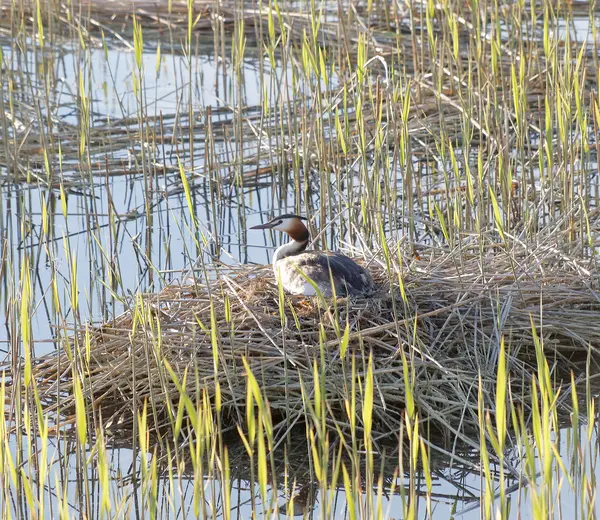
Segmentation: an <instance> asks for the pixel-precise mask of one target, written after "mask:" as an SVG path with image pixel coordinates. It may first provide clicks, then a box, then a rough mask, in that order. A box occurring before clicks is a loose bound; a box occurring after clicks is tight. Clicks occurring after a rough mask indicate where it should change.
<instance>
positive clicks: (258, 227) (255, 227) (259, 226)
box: [248, 222, 271, 229]
mask: <svg viewBox="0 0 600 520" xmlns="http://www.w3.org/2000/svg"><path fill="white" fill-rule="evenodd" d="M270 228H271V223H270V222H267V223H266V224H259V225H258V226H252V227H251V228H248V229H270Z"/></svg>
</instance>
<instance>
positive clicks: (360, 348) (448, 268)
mask: <svg viewBox="0 0 600 520" xmlns="http://www.w3.org/2000/svg"><path fill="white" fill-rule="evenodd" d="M398 258H399V257H396V259H398ZM367 264H368V265H367V266H368V268H369V269H370V270H371V272H372V273H373V275H374V278H375V280H376V282H377V283H378V286H379V292H378V294H376V295H375V296H371V297H368V298H354V299H337V300H331V299H329V300H323V299H319V298H311V299H303V298H302V297H295V296H294V297H291V296H288V295H285V296H284V298H283V300H280V294H279V291H278V287H277V286H276V285H274V284H273V277H272V271H271V270H270V268H268V267H260V268H256V267H250V266H241V267H239V268H237V269H234V270H232V269H228V270H219V271H215V272H213V273H212V274H211V275H210V276H208V275H207V276H205V277H204V278H203V281H199V280H195V281H194V283H191V284H181V285H172V286H168V287H165V288H164V289H163V290H162V291H160V292H159V293H154V294H143V295H140V296H138V298H137V301H136V302H134V303H132V308H131V309H130V310H128V311H127V312H125V313H124V314H122V315H121V316H119V317H117V318H115V319H114V320H112V321H110V322H108V323H105V324H103V325H101V326H94V327H91V326H88V327H86V328H85V330H79V331H77V332H76V333H75V334H71V335H70V336H68V337H67V339H66V340H65V341H66V343H65V348H63V349H61V350H60V351H58V352H56V353H55V354H53V355H50V356H47V357H44V358H41V359H38V360H37V364H36V367H35V374H34V375H35V377H36V380H37V384H38V390H39V392H40V395H41V397H42V398H43V399H44V401H45V403H46V405H47V406H48V407H52V408H53V409H55V410H60V414H61V415H62V416H63V417H64V418H67V421H66V422H67V423H69V421H68V418H69V417H73V416H74V414H75V399H74V395H73V393H74V392H73V389H74V381H73V374H78V379H79V381H81V388H82V389H83V395H84V398H85V399H87V400H88V402H89V403H91V405H92V407H93V410H95V411H96V412H98V411H101V417H102V420H103V422H104V424H110V425H112V428H119V429H122V430H125V429H129V428H131V427H132V426H133V424H134V421H135V420H136V419H135V417H136V412H138V411H139V410H140V409H141V408H142V407H143V406H144V405H146V406H147V408H148V414H149V416H150V417H151V419H152V423H151V424H152V425H153V426H154V427H155V428H157V429H160V428H163V427H167V426H169V425H172V424H173V421H174V415H175V414H176V413H177V407H178V404H179V396H180V392H179V390H178V385H184V386H185V388H186V391H187V393H188V395H190V396H192V400H194V399H203V398H206V397H208V398H209V400H210V401H209V402H210V403H211V404H212V406H213V410H215V406H214V403H215V392H216V388H217V385H218V388H219V391H220V403H221V404H220V412H219V413H220V414H221V424H222V425H223V427H224V428H225V429H227V427H231V429H234V428H235V426H236V425H237V424H243V423H244V422H245V419H244V418H245V414H246V395H247V379H248V372H247V368H246V365H247V367H248V368H249V369H250V370H251V372H252V374H253V375H254V377H255V378H256V380H257V382H258V384H259V386H260V388H261V391H262V393H263V395H264V398H265V399H266V400H267V401H268V406H269V409H270V411H271V414H272V417H273V420H274V423H275V424H276V428H277V425H278V426H280V427H281V429H285V428H286V427H287V428H289V427H291V426H290V425H292V426H294V425H296V426H297V425H298V424H301V423H302V421H304V420H305V419H306V416H307V414H308V413H309V412H308V411H307V410H308V409H309V408H310V407H309V406H307V402H309V401H310V400H312V399H314V388H315V383H316V378H317V376H316V374H318V381H319V384H320V388H321V389H322V391H323V392H324V396H325V399H326V403H327V411H326V421H327V422H328V424H329V425H330V426H333V427H336V428H338V429H339V430H341V431H344V432H347V431H348V429H349V423H350V419H349V417H348V408H347V406H346V404H347V402H348V399H349V398H350V397H351V396H352V395H353V393H354V395H356V396H357V407H358V409H357V412H356V415H357V417H358V424H357V427H358V428H359V429H360V428H361V417H362V415H361V409H360V408H361V402H362V388H363V385H364V381H365V374H366V372H367V370H368V363H369V360H370V362H371V363H372V367H373V376H374V377H373V382H374V403H373V425H372V431H373V439H374V440H375V441H377V439H385V438H386V437H387V438H390V434H397V433H398V432H399V431H401V424H402V422H403V420H404V418H405V398H406V393H405V388H406V380H405V375H404V371H403V367H404V364H406V365H407V366H408V369H409V378H410V380H411V385H412V387H413V390H412V395H413V396H414V399H415V404H416V409H417V411H418V414H419V415H418V417H419V419H420V420H422V421H428V422H429V425H430V426H431V427H433V428H435V429H437V430H439V431H445V432H454V433H455V434H458V435H459V436H460V437H461V438H463V439H464V440H465V441H466V442H471V441H469V439H470V438H472V437H471V435H472V433H473V431H475V430H477V427H478V424H479V423H478V405H479V403H478V393H479V391H480V389H481V394H482V395H483V399H484V401H485V402H484V406H485V408H486V409H487V410H490V411H492V412H493V408H494V402H495V401H494V399H495V389H496V378H497V373H496V372H497V366H498V359H499V353H500V345H501V342H502V341H503V342H504V345H505V351H506V353H507V369H508V374H509V375H508V377H509V381H508V382H509V395H510V398H511V400H512V402H513V404H514V405H515V406H520V407H521V408H522V409H527V408H528V407H529V406H530V393H531V378H532V376H533V375H534V374H536V373H537V370H538V368H539V367H540V363H547V364H548V367H549V370H550V373H551V377H552V380H553V382H554V383H555V384H556V385H561V384H564V383H567V385H566V386H567V387H568V386H569V385H570V383H571V374H572V373H574V374H575V379H576V380H577V378H578V377H581V378H582V379H583V378H584V376H585V371H586V364H587V365H588V366H587V368H588V369H589V368H590V367H589V363H590V362H592V363H594V354H595V353H596V351H597V346H598V345H600V327H599V326H597V325H596V324H597V323H599V322H600V320H599V318H600V301H599V300H598V295H597V294H596V292H595V287H596V286H597V282H598V277H597V275H596V274H595V273H594V274H592V270H591V269H590V263H589V261H587V262H586V261H583V260H575V259H571V258H568V257H566V256H565V255H563V254H561V253H560V251H559V250H558V249H557V248H556V247H553V246H551V245H544V246H539V247H537V248H535V249H527V248H525V247H520V248H517V247H515V248H514V249H513V250H511V251H510V252H507V250H505V249H503V248H498V247H497V246H494V247H492V248H489V250H488V251H487V252H486V253H484V254H482V253H480V252H479V251H478V252H477V253H473V252H472V251H471V252H470V251H468V250H462V251H455V252H454V253H447V254H444V255H439V256H431V257H430V258H427V259H423V258H422V259H415V258H410V259H408V260H407V259H403V258H400V260H399V264H401V265H393V263H390V262H387V263H386V262H385V261H384V260H383V259H377V258H372V259H370V260H369V261H368V262H367ZM536 342H537V345H538V348H537V352H538V353H537V356H536ZM342 350H343V351H344V355H342ZM540 352H544V353H545V356H542V359H540V357H541V356H540ZM590 354H591V355H590ZM592 370H595V371H596V372H597V369H594V368H592ZM592 373H593V372H592ZM57 395H58V396H59V397H58V402H57ZM560 399H561V400H560V403H559V405H560V406H563V407H564V408H565V409H566V408H567V406H568V403H570V397H568V395H567V392H565V393H564V395H563V394H561V398H560ZM215 413H216V412H215ZM98 416H100V415H98Z"/></svg>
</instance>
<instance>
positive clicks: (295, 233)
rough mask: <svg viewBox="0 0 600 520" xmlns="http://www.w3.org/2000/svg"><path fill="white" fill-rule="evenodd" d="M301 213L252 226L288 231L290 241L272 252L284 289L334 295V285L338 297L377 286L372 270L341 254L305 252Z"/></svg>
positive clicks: (362, 291)
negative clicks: (316, 289)
mask: <svg viewBox="0 0 600 520" xmlns="http://www.w3.org/2000/svg"><path fill="white" fill-rule="evenodd" d="M303 220H306V218H304V217H300V216H298V215H280V216H279V217H275V218H274V219H273V220H270V221H269V222H267V223H266V224H260V225H259V226H253V227H251V228H250V229H277V230H279V231H283V232H284V233H287V234H288V235H289V236H290V237H291V239H292V240H291V241H290V242H288V243H287V244H284V245H282V246H281V247H279V248H278V249H277V251H275V254H274V255H273V270H274V271H275V277H276V279H277V280H279V281H281V285H282V286H283V288H284V289H285V290H286V291H287V292H289V293H291V294H303V295H305V296H314V295H315V294H316V291H315V288H314V287H313V285H312V284H311V283H310V282H309V281H308V280H307V278H309V279H310V280H311V281H312V282H313V283H314V284H315V285H316V286H317V287H318V288H319V291H320V292H321V293H322V294H323V296H332V295H333V294H334V292H333V290H332V288H334V289H335V294H336V295H337V296H358V295H362V294H366V293H370V292H372V291H373V289H374V283H373V278H372V277H371V275H370V273H369V271H367V270H366V269H365V268H364V267H361V266H360V265H358V264H357V263H355V262H354V261H353V260H352V259H350V258H348V257H347V256H345V255H342V254H340V253H332V252H326V251H305V249H306V246H307V245H308V241H309V240H310V234H309V232H308V229H307V228H306V226H305V225H304V223H303V222H302V221H303Z"/></svg>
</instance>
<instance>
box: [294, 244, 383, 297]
mask: <svg viewBox="0 0 600 520" xmlns="http://www.w3.org/2000/svg"><path fill="white" fill-rule="evenodd" d="M296 258H297V266H298V268H300V269H301V270H304V271H305V272H306V274H307V275H308V276H311V277H312V273H314V274H315V275H317V274H318V273H319V272H320V273H322V276H321V277H320V278H322V277H323V275H324V276H325V277H326V280H316V279H315V280H314V281H315V282H330V277H329V272H331V276H332V277H333V280H334V281H335V282H340V283H336V292H341V293H346V292H348V293H352V292H356V291H357V292H368V291H370V290H372V289H373V279H372V278H371V275H370V273H369V272H368V271H367V270H366V269H365V268H364V267H362V266H360V265H358V264H357V263H356V262H355V261H354V260H352V259H351V258H349V257H347V256H346V255H342V254H340V253H334V252H318V253H311V252H306V253H302V254H300V255H298V256H297V257H296Z"/></svg>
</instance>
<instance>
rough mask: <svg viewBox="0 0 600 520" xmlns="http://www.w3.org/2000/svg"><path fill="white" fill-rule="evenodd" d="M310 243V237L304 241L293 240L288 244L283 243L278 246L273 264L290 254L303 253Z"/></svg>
mask: <svg viewBox="0 0 600 520" xmlns="http://www.w3.org/2000/svg"><path fill="white" fill-rule="evenodd" d="M307 245H308V238H307V239H306V240H303V241H299V240H291V241H290V242H288V243H287V244H283V245H282V246H280V247H278V248H277V250H276V251H275V254H274V255H273V265H275V264H276V263H277V262H278V261H279V260H282V259H284V258H286V257H288V256H293V255H297V254H298V253H302V251H304V250H305V249H306V246H307Z"/></svg>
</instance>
